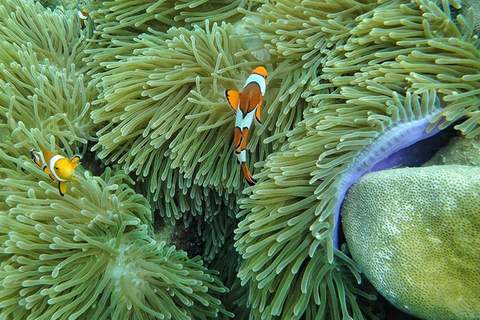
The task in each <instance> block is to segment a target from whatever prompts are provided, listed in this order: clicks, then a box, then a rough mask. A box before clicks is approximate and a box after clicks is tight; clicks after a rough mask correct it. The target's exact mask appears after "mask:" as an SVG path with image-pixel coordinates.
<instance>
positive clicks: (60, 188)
mask: <svg viewBox="0 0 480 320" xmlns="http://www.w3.org/2000/svg"><path fill="white" fill-rule="evenodd" d="M58 191H60V195H61V196H62V197H63V196H64V195H65V193H67V182H66V181H59V182H58Z"/></svg>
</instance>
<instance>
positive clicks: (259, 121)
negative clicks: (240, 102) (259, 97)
mask: <svg viewBox="0 0 480 320" xmlns="http://www.w3.org/2000/svg"><path fill="white" fill-rule="evenodd" d="M255 120H256V121H257V123H258V124H259V125H262V119H261V118H260V105H259V106H258V107H257V109H256V110H255Z"/></svg>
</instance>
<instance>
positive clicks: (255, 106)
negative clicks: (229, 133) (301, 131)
mask: <svg viewBox="0 0 480 320" xmlns="http://www.w3.org/2000/svg"><path fill="white" fill-rule="evenodd" d="M266 87H267V70H266V69H265V68H264V67H256V68H255V69H253V71H252V73H251V74H250V76H249V77H248V78H247V81H245V84H244V85H243V89H242V91H241V92H238V91H235V90H226V91H225V97H226V98H227V102H228V104H229V105H230V107H231V108H232V109H233V112H234V113H235V132H234V138H233V142H234V144H235V155H236V156H237V160H238V163H239V164H240V165H241V168H242V171H243V175H244V177H245V180H247V183H248V184H249V185H251V186H252V185H254V184H255V183H256V182H257V181H256V180H255V179H254V178H253V176H252V174H251V173H250V170H248V167H247V164H246V161H247V153H246V147H247V136H248V132H249V131H250V127H251V125H252V122H253V119H254V118H255V120H256V121H257V122H258V123H259V124H262V120H261V118H260V107H261V106H262V102H263V96H264V95H265V89H266Z"/></svg>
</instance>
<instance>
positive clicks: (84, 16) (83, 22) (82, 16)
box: [77, 9, 88, 29]
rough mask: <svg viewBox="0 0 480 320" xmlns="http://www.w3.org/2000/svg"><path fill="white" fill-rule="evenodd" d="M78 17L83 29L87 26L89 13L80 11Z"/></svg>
mask: <svg viewBox="0 0 480 320" xmlns="http://www.w3.org/2000/svg"><path fill="white" fill-rule="evenodd" d="M77 13H78V17H79V18H80V27H81V28H82V29H83V28H85V26H86V21H87V19H88V12H86V11H85V10H83V9H80V10H78V12H77Z"/></svg>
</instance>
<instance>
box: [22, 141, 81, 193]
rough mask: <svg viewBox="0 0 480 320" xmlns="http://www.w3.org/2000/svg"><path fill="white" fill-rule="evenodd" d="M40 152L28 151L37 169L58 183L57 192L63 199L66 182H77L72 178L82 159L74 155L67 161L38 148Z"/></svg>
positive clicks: (53, 153) (62, 157)
mask: <svg viewBox="0 0 480 320" xmlns="http://www.w3.org/2000/svg"><path fill="white" fill-rule="evenodd" d="M40 150H41V151H35V150H31V151H30V152H31V153H32V156H33V160H34V161H35V163H36V164H37V165H38V166H39V167H41V168H43V171H44V172H45V173H47V174H48V175H49V176H50V178H52V180H53V182H56V181H58V190H59V191H60V195H61V196H62V197H63V196H64V195H65V193H66V192H67V181H68V180H75V181H79V180H78V179H77V178H75V177H74V176H73V173H74V171H75V168H76V167H77V166H78V164H79V162H80V160H81V159H82V157H80V156H79V155H75V156H73V157H72V159H70V160H69V159H68V158H65V157H64V156H61V155H59V154H58V153H55V152H51V151H48V150H45V149H44V148H42V147H40Z"/></svg>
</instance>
